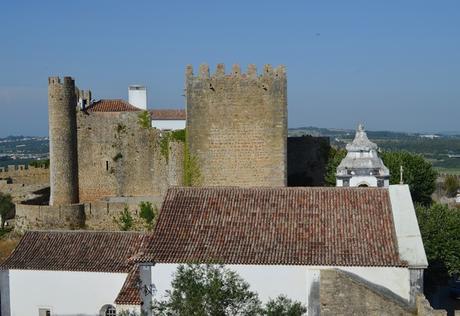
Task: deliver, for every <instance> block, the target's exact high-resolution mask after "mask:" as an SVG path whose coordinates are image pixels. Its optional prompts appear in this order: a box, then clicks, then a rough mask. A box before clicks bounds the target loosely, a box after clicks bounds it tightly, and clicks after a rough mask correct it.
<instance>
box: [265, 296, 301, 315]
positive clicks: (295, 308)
mask: <svg viewBox="0 0 460 316" xmlns="http://www.w3.org/2000/svg"><path fill="white" fill-rule="evenodd" d="M306 312H307V308H306V307H305V306H304V305H302V303H300V302H295V301H292V300H291V299H289V298H287V297H286V296H284V295H280V296H278V297H277V298H276V299H271V300H269V301H268V302H267V304H266V306H265V313H264V315H266V316H301V315H304V314H305V313H306Z"/></svg>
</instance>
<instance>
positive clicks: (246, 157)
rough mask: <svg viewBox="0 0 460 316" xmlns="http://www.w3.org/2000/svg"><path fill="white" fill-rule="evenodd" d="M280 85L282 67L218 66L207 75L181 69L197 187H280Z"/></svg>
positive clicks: (283, 125) (283, 111) (283, 109)
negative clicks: (198, 178)
mask: <svg viewBox="0 0 460 316" xmlns="http://www.w3.org/2000/svg"><path fill="white" fill-rule="evenodd" d="M286 89H287V81H286V73H285V68H284V67H283V66H280V67H278V68H276V69H272V67H271V66H269V65H266V66H265V68H264V70H263V73H262V74H261V75H257V71H256V68H255V66H254V65H250V66H249V67H248V71H247V73H242V72H241V70H240V67H239V66H238V65H234V66H233V68H232V72H231V74H225V70H224V66H223V65H221V64H220V65H218V66H217V70H216V73H215V74H213V75H212V76H210V74H209V68H208V66H207V65H202V66H200V70H199V74H198V76H194V75H193V71H192V68H191V66H188V67H187V71H186V96H187V139H188V144H189V148H190V153H191V155H193V156H195V157H196V159H197V161H198V165H199V168H200V171H201V182H202V183H201V184H202V185H207V186H219V185H232V186H234V185H238V186H285V185H286V183H287V181H286V146H287V145H286V143H287V92H286Z"/></svg>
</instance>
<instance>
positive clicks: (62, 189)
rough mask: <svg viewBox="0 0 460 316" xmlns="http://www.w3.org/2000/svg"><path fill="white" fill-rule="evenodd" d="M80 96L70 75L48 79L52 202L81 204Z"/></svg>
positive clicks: (54, 203)
mask: <svg viewBox="0 0 460 316" xmlns="http://www.w3.org/2000/svg"><path fill="white" fill-rule="evenodd" d="M76 106H77V96H76V93H75V82H74V80H73V79H72V78H71V77H64V79H63V80H62V81H61V79H60V78H58V77H50V78H49V79H48V112H49V114H48V115H49V139H50V186H51V197H50V205H68V204H73V203H78V200H79V199H78V160H77V122H76V112H75V111H76Z"/></svg>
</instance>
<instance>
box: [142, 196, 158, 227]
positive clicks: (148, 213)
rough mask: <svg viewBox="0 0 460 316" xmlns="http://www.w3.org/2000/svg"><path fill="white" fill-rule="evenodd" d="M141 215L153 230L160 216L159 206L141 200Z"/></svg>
mask: <svg viewBox="0 0 460 316" xmlns="http://www.w3.org/2000/svg"><path fill="white" fill-rule="evenodd" d="M139 217H140V218H142V219H143V220H144V221H145V224H146V226H147V228H148V229H149V230H152V229H153V227H154V226H155V223H156V219H157V217H158V208H157V206H156V205H152V203H151V202H141V203H140V204H139Z"/></svg>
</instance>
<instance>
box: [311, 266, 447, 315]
mask: <svg viewBox="0 0 460 316" xmlns="http://www.w3.org/2000/svg"><path fill="white" fill-rule="evenodd" d="M319 297H320V313H321V315H322V316H328V315H331V316H332V315H354V316H367V315H369V316H393V315H400V316H409V315H411V316H412V315H420V316H442V315H447V313H446V312H445V311H440V310H433V309H432V308H431V307H430V305H429V303H428V301H427V300H426V299H425V297H424V296H423V295H422V294H418V296H417V301H416V305H415V306H410V305H409V302H406V301H404V300H403V299H402V298H400V297H399V296H397V295H395V294H394V293H392V292H390V291H389V290H387V289H385V288H383V287H380V286H378V285H375V284H371V283H369V282H366V281H364V280H362V279H361V278H359V277H357V276H354V275H352V274H350V273H345V272H343V271H338V270H333V269H331V270H321V272H320V282H319Z"/></svg>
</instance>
